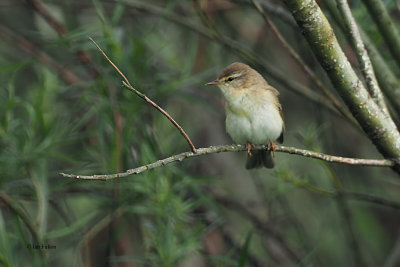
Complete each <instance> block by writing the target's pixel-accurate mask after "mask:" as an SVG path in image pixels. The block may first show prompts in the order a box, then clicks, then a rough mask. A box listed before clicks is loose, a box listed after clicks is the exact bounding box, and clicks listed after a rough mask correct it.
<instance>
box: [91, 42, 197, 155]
mask: <svg viewBox="0 0 400 267" xmlns="http://www.w3.org/2000/svg"><path fill="white" fill-rule="evenodd" d="M89 39H90V40H91V41H92V42H93V43H94V44H95V45H96V47H97V49H99V51H100V52H101V53H102V54H103V56H104V57H105V58H106V59H107V60H108V62H110V64H111V65H112V66H113V67H114V69H115V70H116V71H117V72H118V73H119V75H121V77H122V78H123V79H124V82H122V83H123V84H124V86H125V87H126V88H128V89H129V90H130V91H132V92H134V93H135V94H136V95H137V96H139V97H140V98H142V99H143V100H145V101H146V102H147V103H149V104H150V105H152V106H153V107H154V108H155V109H157V110H158V111H160V112H161V113H162V114H163V115H164V116H165V117H167V119H168V120H170V122H172V124H173V125H175V127H176V128H177V129H178V130H179V132H180V133H181V134H182V135H183V137H184V138H185V139H186V141H187V142H188V144H189V146H190V149H191V150H192V152H193V153H196V148H195V146H194V145H193V143H192V140H190V138H189V136H188V135H187V134H186V132H185V131H184V130H183V129H182V127H181V126H180V125H179V124H178V123H177V122H176V121H175V120H174V119H173V118H172V117H171V115H169V114H168V113H167V112H166V111H165V110H164V109H163V108H162V107H160V106H159V105H157V104H156V103H155V102H154V101H153V100H151V99H150V98H148V97H147V96H146V95H145V94H143V93H142V92H140V91H138V90H137V89H135V88H134V87H133V86H132V85H131V83H130V82H129V80H128V79H127V78H126V76H125V75H124V74H123V73H122V72H121V71H120V70H119V68H118V67H117V66H116V65H115V64H114V62H112V61H111V59H109V58H108V56H107V55H106V53H105V52H104V51H103V50H102V49H101V48H100V46H99V45H98V44H97V43H96V42H95V41H94V40H93V39H92V38H91V37H89Z"/></svg>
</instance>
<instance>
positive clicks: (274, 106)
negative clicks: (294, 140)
mask: <svg viewBox="0 0 400 267" xmlns="http://www.w3.org/2000/svg"><path fill="white" fill-rule="evenodd" d="M207 84H208V85H217V86H218V87H219V88H220V89H221V91H222V93H223V94H224V96H225V98H226V100H227V101H226V104H225V110H226V121H225V125H226V131H227V132H228V134H229V135H230V136H231V138H232V139H233V141H234V142H236V143H238V144H246V146H248V148H249V149H250V148H251V145H252V144H270V145H273V142H275V141H278V142H279V143H282V142H283V131H284V122H283V118H282V107H281V105H280V103H279V99H278V95H279V92H278V91H277V90H276V89H275V88H273V87H272V86H270V85H269V84H268V83H267V81H266V80H265V79H264V78H263V77H262V76H261V75H260V74H259V73H258V72H257V71H256V70H254V69H252V68H251V67H250V66H248V65H246V64H243V63H238V62H236V63H232V64H231V65H229V66H228V67H226V68H225V69H224V70H223V71H222V73H221V74H220V75H219V76H218V78H217V79H216V80H215V81H212V82H209V83H207ZM248 154H249V157H248V159H247V162H246V168H247V169H253V168H258V167H261V166H265V167H267V168H273V167H274V161H273V159H272V153H271V152H270V151H253V152H250V150H249V152H248Z"/></svg>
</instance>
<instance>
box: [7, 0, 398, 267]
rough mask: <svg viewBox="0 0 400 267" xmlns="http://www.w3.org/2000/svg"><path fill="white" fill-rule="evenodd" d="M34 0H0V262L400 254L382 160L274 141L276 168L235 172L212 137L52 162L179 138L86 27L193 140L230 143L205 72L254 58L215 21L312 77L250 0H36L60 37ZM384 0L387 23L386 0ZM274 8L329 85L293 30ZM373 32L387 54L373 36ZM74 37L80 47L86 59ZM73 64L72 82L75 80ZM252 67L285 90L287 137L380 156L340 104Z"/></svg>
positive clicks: (330, 259)
mask: <svg viewBox="0 0 400 267" xmlns="http://www.w3.org/2000/svg"><path fill="white" fill-rule="evenodd" d="M32 2H33V1H26V2H14V1H5V2H4V3H1V4H0V14H1V16H0V17H1V19H0V26H1V27H0V36H2V38H0V53H1V54H2V56H1V58H0V82H1V83H0V114H1V116H0V184H1V191H0V208H1V209H0V211H1V212H0V263H1V265H4V266H55V265H57V266H119V265H121V266H122V265H124V266H236V265H237V266H297V265H300V266H357V265H358V266H360V265H362V266H396V263H397V264H398V263H399V252H398V249H396V246H398V243H399V242H400V241H399V240H400V239H399V238H398V230H399V227H398V225H399V221H400V217H399V209H398V206H399V205H398V204H397V203H398V202H400V199H399V196H398V194H397V192H398V191H397V189H398V188H399V186H400V184H399V182H398V177H397V176H396V175H395V174H394V173H393V172H391V171H390V170H388V169H381V168H372V167H350V166H346V165H339V164H329V163H325V162H319V161H316V160H312V159H309V158H303V157H298V156H292V155H287V154H278V155H277V156H276V162H277V167H276V168H275V169H274V170H256V171H245V170H244V154H242V153H240V154H239V153H231V154H227V153H223V154H220V155H210V156H204V157H199V158H194V159H189V160H185V161H184V162H178V163H174V164H170V165H168V166H165V167H162V168H156V169H154V170H151V171H148V172H144V173H142V174H140V175H137V176H130V177H127V178H121V179H120V180H119V179H116V180H112V181H108V182H100V181H98V182H97V181H82V180H77V179H75V180H72V179H67V178H63V177H61V176H60V175H59V173H60V172H65V173H77V174H100V173H116V172H122V171H124V170H126V169H130V168H134V167H138V166H141V165H144V164H147V163H151V162H154V161H156V160H158V159H161V158H165V157H167V156H170V155H173V154H176V153H180V152H182V151H187V150H189V147H188V146H187V143H186V141H185V140H184V139H183V138H182V136H181V135H180V134H179V132H178V131H177V130H176V128H174V127H173V126H172V125H171V123H170V122H169V121H168V120H167V119H166V118H165V117H163V116H162V115H161V114H160V113H158V112H157V111H156V110H155V109H154V108H152V107H151V106H149V105H148V104H147V103H145V102H144V101H143V100H142V99H140V98H138V97H137V96H136V95H133V94H132V93H131V92H129V91H128V90H126V89H125V88H124V87H123V86H122V84H121V81H122V78H121V77H120V76H119V74H118V73H117V72H116V71H115V69H114V68H113V67H112V66H111V65H110V64H109V63H108V62H107V61H106V60H105V59H104V57H103V56H102V55H101V54H100V53H99V51H97V49H96V48H95V46H94V45H93V44H92V43H91V42H90V41H89V40H88V38H87V36H91V37H93V38H94V39H95V40H96V42H98V43H99V44H100V46H101V47H102V48H103V49H104V51H105V52H106V53H107V55H108V56H109V57H110V58H111V60H113V62H114V63H115V64H116V65H117V66H118V67H119V68H120V69H121V70H122V72H123V73H125V75H126V76H127V77H128V79H129V80H130V81H131V83H132V84H133V86H134V87H135V88H137V89H138V90H140V91H141V92H143V93H145V94H146V95H147V96H148V97H150V98H151V99H153V100H154V101H155V102H157V103H158V104H159V105H160V106H161V107H163V108H165V109H166V110H167V111H168V112H169V113H170V114H171V115H172V116H173V117H174V118H175V119H176V120H177V121H178V122H179V123H180V124H181V125H182V127H183V128H184V129H185V130H186V131H187V133H188V134H189V136H190V137H191V139H192V140H193V142H194V143H195V145H196V146H197V147H205V146H209V145H219V144H229V143H231V141H230V139H229V137H228V136H227V135H226V134H225V131H224V125H223V120H224V109H223V102H222V97H221V94H220V93H219V92H218V91H217V89H216V88H208V87H205V86H204V84H205V83H206V82H207V81H209V80H211V79H213V78H214V77H215V76H216V75H217V73H218V71H220V70H221V69H222V68H223V67H224V66H225V65H227V64H229V63H231V62H233V61H237V60H239V61H246V60H247V61H246V62H247V63H249V64H252V62H249V61H248V60H249V59H248V58H243V55H242V54H240V53H239V52H238V51H237V50H235V49H232V47H229V46H226V45H224V44H223V42H221V40H219V39H218V38H217V37H215V38H213V37H212V36H218V34H224V35H227V36H229V37H230V38H232V39H233V40H235V42H238V43H240V44H242V45H243V46H244V47H247V48H248V49H249V50H250V51H253V52H254V53H255V54H256V55H261V56H262V57H263V59H264V61H265V62H267V63H266V64H269V65H271V66H274V67H276V68H277V69H278V70H279V71H281V72H282V73H284V75H286V77H287V79H288V80H293V81H296V82H298V83H301V84H303V85H305V86H306V87H310V88H312V87H313V86H312V85H311V83H310V81H309V79H308V78H307V77H305V75H304V74H303V73H302V70H301V69H300V68H299V67H298V66H297V65H296V64H295V63H294V62H293V61H292V59H291V58H290V56H288V53H287V51H285V50H284V49H283V48H282V47H281V44H280V43H279V42H278V41H277V39H276V38H275V37H274V36H273V34H272V32H271V31H270V30H269V28H267V27H266V26H265V24H264V22H263V20H262V19H261V17H260V16H259V14H258V13H257V12H256V10H255V9H254V7H253V6H251V5H249V4H246V1H232V2H230V1H177V0H175V1H173V0H169V1H168V0H164V1H163V0H158V1H156V0H154V1H126V2H123V1H97V0H93V1H59V0H52V1H50V0H49V1H43V2H42V1H37V2H39V3H41V5H43V7H44V8H46V9H47V10H48V12H49V14H50V15H51V16H52V17H54V19H55V20H57V21H59V22H60V23H61V25H63V27H65V29H67V30H68V32H67V33H65V34H64V35H60V34H59V33H58V32H56V31H55V29H54V28H53V27H52V26H51V25H49V23H48V22H47V21H45V20H44V19H43V17H42V16H41V15H40V13H39V12H38V11H37V10H35V8H33V7H32V5H31V4H29V3H32ZM144 2H145V3H146V5H145V7H143V3H144ZM264 2H268V3H270V4H273V5H277V4H278V3H277V2H274V1H264ZM321 2H323V1H321ZM386 2H387V7H388V8H389V9H390V11H391V12H392V13H393V14H394V16H393V17H394V21H395V22H396V23H397V22H398V20H397V18H398V12H399V11H398V5H395V4H394V2H393V3H392V2H391V1H386ZM352 4H353V8H354V15H355V17H356V18H357V20H358V21H359V22H360V24H361V26H362V27H363V28H364V29H366V30H367V31H368V33H369V34H370V35H371V36H372V37H374V36H375V35H376V36H379V32H378V31H377V29H376V28H374V27H370V24H371V20H370V19H368V14H367V11H366V9H365V8H364V7H363V5H362V3H361V2H360V1H352ZM148 6H150V7H154V6H155V7H158V9H146V7H147V8H148ZM322 7H323V5H322ZM157 10H158V11H157ZM160 10H161V11H162V12H161V11H160ZM164 12H168V13H169V14H173V15H174V16H175V19H174V20H175V21H174V20H173V19H171V18H168V16H166V15H165V13H164ZM205 15H206V16H205ZM204 16H205V17H204ZM207 16H209V19H211V24H208V25H207ZM202 18H203V19H202ZM271 18H272V19H273V20H274V22H275V23H276V24H277V26H278V28H279V29H280V30H281V32H282V34H283V35H284V36H285V38H287V39H288V41H289V42H290V43H291V44H293V46H294V47H295V49H296V50H298V51H299V53H300V54H301V55H302V57H303V58H304V60H305V61H307V63H308V64H309V65H310V66H311V67H312V68H313V69H314V71H315V72H316V73H317V74H318V75H319V76H320V79H321V80H322V81H324V82H325V85H326V87H328V88H330V89H331V90H332V92H334V90H333V89H332V88H331V85H330V84H329V82H327V79H326V77H325V76H324V74H323V72H322V71H321V68H320V67H319V66H318V65H317V64H316V62H315V60H314V59H313V57H312V54H311V51H310V50H309V49H308V47H307V45H306V43H305V42H304V41H299V40H301V35H300V34H299V32H298V31H297V29H296V28H294V27H293V26H292V25H290V23H289V24H288V22H287V21H284V20H282V18H280V17H277V16H274V15H271ZM187 23H189V24H190V25H192V26H190V25H189V26H188V25H187ZM212 23H214V24H212ZM185 25H186V26H185ZM193 25H194V26H193ZM193 27H194V28H193ZM196 27H197V28H198V29H197V30H196V29H195V28H196ZM213 27H215V28H213ZM199 29H200V30H199ZM202 31H205V32H206V33H208V34H209V35H208V37H207V34H204V32H202ZM338 36H341V37H344V34H342V33H340V32H338ZM3 37H4V38H3ZM209 37H211V39H210V38H209ZM21 38H23V39H21ZM374 40H375V41H376V45H377V46H379V47H382V50H383V51H382V52H383V54H384V55H385V56H388V54H387V53H386V52H385V49H384V48H383V47H384V44H382V39H381V38H380V37H379V38H378V37H377V38H374ZM341 41H342V42H343V43H345V40H341ZM25 42H28V43H29V44H30V45H32V46H33V47H36V49H27V45H26V43H25ZM28 47H29V45H28ZM346 49H349V47H346ZM42 53H44V54H46V56H47V57H49V58H50V59H51V61H49V60H43V54H42ZM79 53H81V54H79ZM82 53H86V54H87V55H89V56H90V57H91V59H92V62H91V63H89V64H83V63H82V61H81V60H80V58H79V57H77V55H80V56H82ZM350 54H351V53H350ZM388 61H389V62H390V60H388ZM389 64H391V63H389ZM68 72H71V73H72V74H74V75H75V76H76V77H77V78H78V80H75V82H73V83H71V82H70V80H68V79H67V78H66V76H65V75H67V77H70V76H68ZM396 72H397V73H398V70H396ZM263 75H264V76H265V77H267V79H268V81H269V82H270V83H271V84H272V85H274V86H275V87H277V89H278V90H279V91H280V92H281V97H280V99H281V101H282V104H283V108H284V113H285V121H286V128H287V132H286V135H285V144H286V145H289V146H295V147H302V148H305V149H309V150H313V151H321V152H325V153H330V154H334V155H344V156H349V157H360V158H379V157H380V156H379V154H378V153H377V152H376V151H375V149H374V147H372V145H371V143H370V142H369V140H368V139H367V138H365V135H363V134H362V133H361V132H360V131H359V130H358V129H356V128H355V127H354V126H353V125H352V124H350V123H348V122H347V121H346V120H345V119H343V118H341V117H340V116H338V115H335V114H334V113H332V112H330V111H328V110H327V109H324V108H323V107H322V106H320V105H318V104H315V103H314V102H312V101H310V100H309V99H307V98H305V97H303V96H301V95H299V94H297V93H294V92H293V91H292V90H290V88H286V87H285V86H282V83H281V82H280V81H279V79H277V78H276V77H274V75H272V74H271V73H267V72H264V73H263ZM352 192H358V193H362V194H365V195H366V196H375V197H379V199H380V200H382V199H383V200H387V201H392V202H385V201H384V202H383V203H378V202H379V201H371V200H370V201H365V199H364V200H362V199H360V198H357V197H354V195H353V196H352V195H351V194H348V193H352ZM396 201H397V202H396ZM371 202H375V203H371ZM382 204H383V205H382ZM396 204H397V208H396ZM46 245H50V246H52V247H53V248H44V247H41V246H46ZM34 246H39V247H38V248H35V247H34ZM385 263H386V265H384V264H385Z"/></svg>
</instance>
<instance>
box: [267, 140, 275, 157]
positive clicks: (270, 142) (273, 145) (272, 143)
mask: <svg viewBox="0 0 400 267" xmlns="http://www.w3.org/2000/svg"><path fill="white" fill-rule="evenodd" d="M268 148H269V149H270V150H271V151H272V156H274V157H275V151H276V145H275V143H274V142H272V141H269V143H268Z"/></svg>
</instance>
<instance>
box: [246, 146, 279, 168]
mask: <svg viewBox="0 0 400 267" xmlns="http://www.w3.org/2000/svg"><path fill="white" fill-rule="evenodd" d="M251 153H252V156H248V157H247V161H246V169H254V168H260V167H262V166H264V167H266V168H269V169H272V168H273V167H274V166H275V163H274V160H273V158H272V152H271V151H265V150H256V151H252V152H251Z"/></svg>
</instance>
